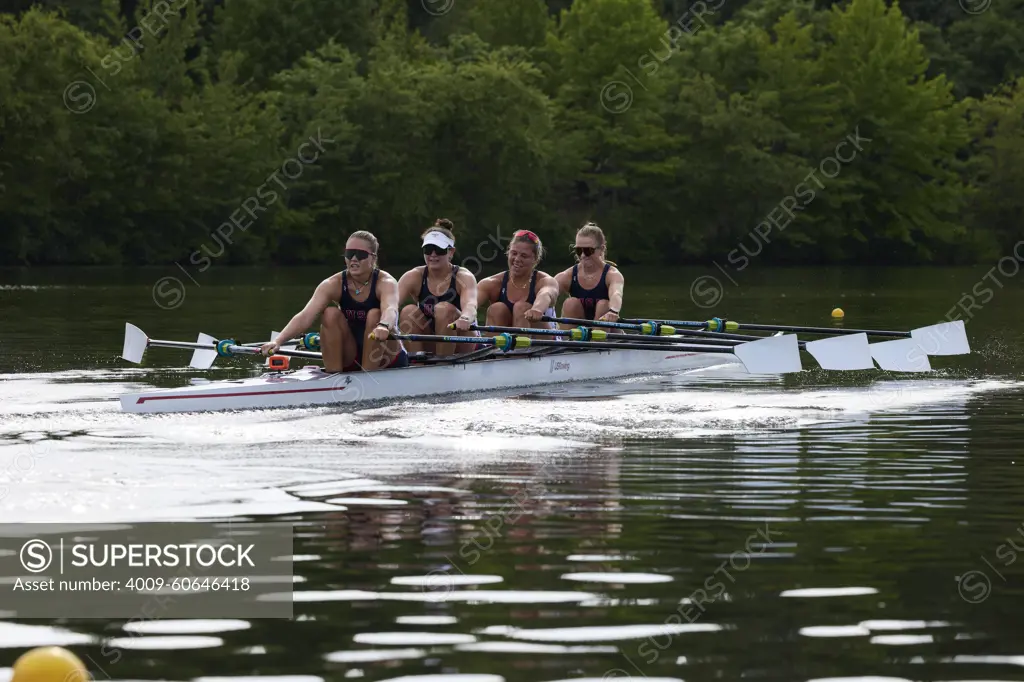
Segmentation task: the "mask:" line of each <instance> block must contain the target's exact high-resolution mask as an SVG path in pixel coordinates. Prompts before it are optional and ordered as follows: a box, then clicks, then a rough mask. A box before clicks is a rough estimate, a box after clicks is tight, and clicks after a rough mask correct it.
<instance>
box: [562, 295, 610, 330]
mask: <svg viewBox="0 0 1024 682" xmlns="http://www.w3.org/2000/svg"><path fill="white" fill-rule="evenodd" d="M603 314H604V313H602V315H603ZM585 315H586V313H585V312H584V311H583V302H582V301H580V299H578V298H575V297H570V298H567V299H565V301H564V302H563V303H562V314H561V315H559V317H575V318H576V319H577V320H579V319H582V318H583V317H584V316H585ZM575 326H576V325H574V324H559V325H558V328H559V329H572V328H574V327H575Z"/></svg>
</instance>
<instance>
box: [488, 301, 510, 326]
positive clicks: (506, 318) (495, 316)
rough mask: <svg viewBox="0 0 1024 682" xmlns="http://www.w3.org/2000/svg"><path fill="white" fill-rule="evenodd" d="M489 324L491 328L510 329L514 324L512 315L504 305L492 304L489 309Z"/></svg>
mask: <svg viewBox="0 0 1024 682" xmlns="http://www.w3.org/2000/svg"><path fill="white" fill-rule="evenodd" d="M487 324H488V326H491V327H508V326H510V325H511V324H512V313H510V312H509V310H508V306H507V305H504V304H502V303H495V304H491V305H490V306H488V308H487Z"/></svg>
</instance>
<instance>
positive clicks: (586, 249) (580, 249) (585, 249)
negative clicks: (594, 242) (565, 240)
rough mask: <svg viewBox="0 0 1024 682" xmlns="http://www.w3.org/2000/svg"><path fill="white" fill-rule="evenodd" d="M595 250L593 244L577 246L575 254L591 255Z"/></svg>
mask: <svg viewBox="0 0 1024 682" xmlns="http://www.w3.org/2000/svg"><path fill="white" fill-rule="evenodd" d="M595 251H597V249H596V248H594V247H593V246H577V247H576V255H577V256H593V255H594V252H595Z"/></svg>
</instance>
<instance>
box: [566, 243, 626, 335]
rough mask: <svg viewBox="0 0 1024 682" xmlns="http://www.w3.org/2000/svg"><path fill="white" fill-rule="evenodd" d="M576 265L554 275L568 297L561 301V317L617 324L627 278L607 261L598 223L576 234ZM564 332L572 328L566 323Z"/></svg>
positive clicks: (605, 248) (574, 248)
mask: <svg viewBox="0 0 1024 682" xmlns="http://www.w3.org/2000/svg"><path fill="white" fill-rule="evenodd" d="M573 250H574V251H575V253H576V265H574V266H572V267H571V268H569V269H567V270H563V271H562V272H560V273H558V274H557V275H556V276H555V280H556V281H557V282H558V287H559V289H560V290H561V291H567V292H568V293H569V298H567V299H565V301H563V302H562V315H561V316H562V317H572V318H577V319H587V320H601V321H604V322H615V321H617V320H618V319H619V311H620V310H621V309H622V288H623V285H624V284H625V278H623V276H622V273H621V272H619V270H618V268H617V267H615V263H612V262H610V261H606V260H605V259H604V257H605V254H606V252H607V243H606V241H605V238H604V232H602V231H601V228H600V227H598V226H597V224H596V223H587V224H586V225H584V226H583V227H581V228H580V229H579V231H577V232H576V244H575V246H574V247H573ZM561 326H562V328H563V329H568V328H569V327H571V326H572V325H567V324H563V325H561Z"/></svg>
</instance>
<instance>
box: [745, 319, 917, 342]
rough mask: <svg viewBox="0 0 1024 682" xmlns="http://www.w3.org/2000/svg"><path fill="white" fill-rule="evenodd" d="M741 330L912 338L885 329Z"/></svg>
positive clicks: (773, 327) (765, 326)
mask: <svg viewBox="0 0 1024 682" xmlns="http://www.w3.org/2000/svg"><path fill="white" fill-rule="evenodd" d="M740 329H750V330H753V331H757V330H763V331H770V332H803V333H805V334H867V335H868V336H895V337H898V338H906V339H909V338H910V332H897V331H887V330H883V329H832V328H829V327H799V326H786V325H779V324H775V325H773V324H748V323H746V322H741V323H740Z"/></svg>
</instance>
